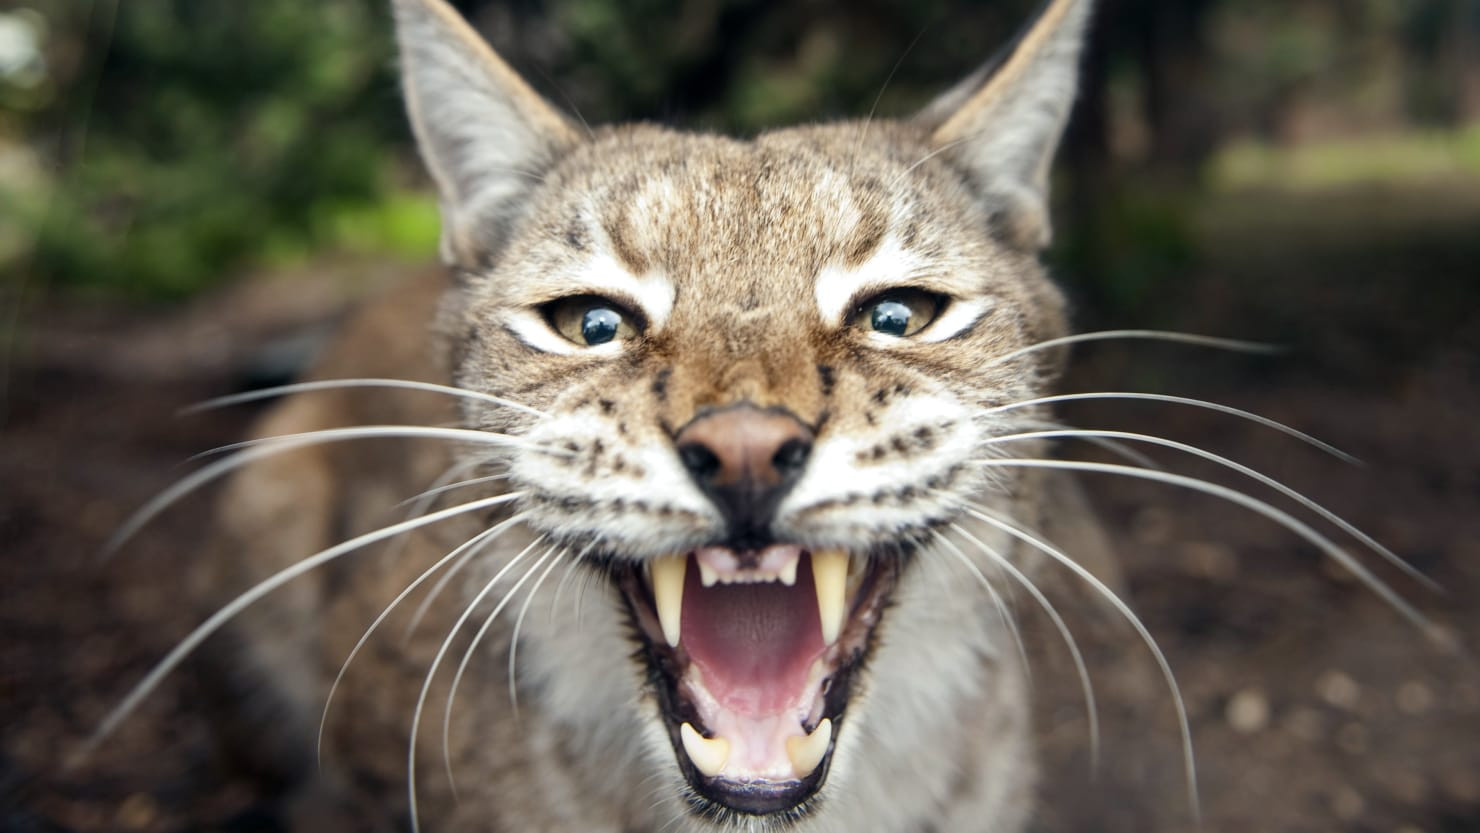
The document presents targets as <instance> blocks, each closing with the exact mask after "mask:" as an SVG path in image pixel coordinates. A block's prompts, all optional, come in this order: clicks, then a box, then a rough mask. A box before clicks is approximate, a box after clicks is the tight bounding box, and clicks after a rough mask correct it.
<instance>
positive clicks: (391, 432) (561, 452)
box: [190, 425, 570, 460]
mask: <svg viewBox="0 0 1480 833" xmlns="http://www.w3.org/2000/svg"><path fill="white" fill-rule="evenodd" d="M381 438H390V439H405V438H410V439H438V440H455V441H459V442H467V443H471V444H473V445H492V446H498V447H500V448H505V447H515V448H523V449H527V450H529V451H540V452H545V453H548V454H554V455H556V456H562V457H568V456H570V452H569V451H567V450H565V449H561V448H553V447H547V446H542V445H539V444H536V443H531V442H529V441H527V440H525V439H524V438H523V437H515V436H513V435H510V434H496V433H494V432H492V431H480V430H477V429H470V428H446V427H442V426H434V425H356V426H353V427H350V428H321V429H319V430H317V431H303V432H301V433H297V434H278V435H276V436H272V437H259V438H257V439H254V440H242V441H241V442H235V443H228V444H227V445H223V446H218V447H216V448H213V449H210V450H209V451H202V452H200V453H199V454H195V455H193V456H191V458H190V459H192V460H199V459H201V458H203V457H214V456H216V455H218V454H223V453H225V452H228V451H238V450H240V449H244V448H253V447H256V446H262V445H274V444H278V443H283V444H287V443H297V442H305V441H306V442H310V443H313V442H340V441H343V440H364V439H381Z"/></svg>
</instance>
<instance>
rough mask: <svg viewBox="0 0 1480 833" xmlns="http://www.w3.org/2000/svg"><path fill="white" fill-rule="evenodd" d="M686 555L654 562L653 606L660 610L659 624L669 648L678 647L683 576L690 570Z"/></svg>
mask: <svg viewBox="0 0 1480 833" xmlns="http://www.w3.org/2000/svg"><path fill="white" fill-rule="evenodd" d="M688 564H689V558H688V556H686V555H669V556H664V557H663V558H657V559H654V560H653V604H654V606H655V607H657V609H658V623H659V624H661V625H662V626H663V638H664V639H665V640H667V641H668V646H669V647H670V648H671V647H675V646H677V645H678V637H679V634H680V633H681V630H682V625H681V622H682V617H683V576H684V571H685V570H687V569H688Z"/></svg>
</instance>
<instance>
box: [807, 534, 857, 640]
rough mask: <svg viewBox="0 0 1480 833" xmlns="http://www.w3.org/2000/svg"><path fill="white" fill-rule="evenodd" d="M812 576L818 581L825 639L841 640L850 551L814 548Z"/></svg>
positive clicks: (820, 617)
mask: <svg viewBox="0 0 1480 833" xmlns="http://www.w3.org/2000/svg"><path fill="white" fill-rule="evenodd" d="M812 578H813V580H814V581H815V582H816V584H817V616H818V618H819V619H821V620H822V641H823V642H825V643H827V644H828V645H831V644H833V643H834V642H837V641H838V634H839V633H841V632H842V630H843V612H844V610H843V609H844V607H845V606H846V604H847V595H848V553H846V552H844V551H843V550H814V551H813V552H812Z"/></svg>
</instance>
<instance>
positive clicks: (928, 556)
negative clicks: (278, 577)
mask: <svg viewBox="0 0 1480 833" xmlns="http://www.w3.org/2000/svg"><path fill="white" fill-rule="evenodd" d="M1088 6H1089V3H1088V2H1087V0H1054V2H1052V3H1049V4H1048V5H1047V7H1046V8H1045V9H1044V10H1043V12H1042V13H1041V15H1040V16H1039V18H1038V19H1037V21H1036V22H1035V23H1034V24H1033V25H1032V26H1031V27H1030V28H1029V29H1028V30H1027V31H1026V32H1025V33H1024V34H1023V35H1022V36H1021V37H1020V38H1019V40H1018V41H1017V42H1016V43H1015V45H1014V46H1013V48H1012V49H1011V50H1009V52H1008V53H1007V54H1006V55H1005V56H1004V57H1003V58H1002V59H1001V60H999V61H997V62H994V63H992V64H990V65H989V66H987V67H986V68H984V69H983V70H981V71H979V72H977V73H976V74H974V75H972V76H971V77H970V78H968V79H966V81H964V82H963V83H961V84H960V85H958V86H957V87H956V88H954V89H952V90H950V91H949V92H947V93H946V94H944V95H943V96H941V97H940V98H939V99H938V100H937V101H935V102H934V103H933V104H931V105H930V106H929V107H927V108H926V109H925V110H924V111H923V112H921V113H920V114H919V115H918V116H917V117H915V118H913V119H910V120H906V121H892V122H882V121H873V122H869V123H861V122H860V123H844V124H836V125H827V126H807V127H797V128H790V129H783V130H776V131H773V132H767V133H763V134H761V135H760V136H757V137H756V138H754V139H751V140H747V141H740V140H733V139H728V138H721V137H717V136H709V135H694V134H689V133H681V132H677V131H674V130H668V129H664V128H661V127H655V126H646V125H637V126H625V127H614V128H600V129H596V130H587V129H585V128H583V127H580V126H577V125H575V124H573V123H572V122H571V121H570V120H569V119H568V118H566V117H565V116H564V115H562V114H560V113H559V112H557V111H556V110H555V109H554V108H552V107H551V106H550V105H548V104H547V103H545V102H544V101H542V100H541V99H540V98H539V97H538V96H537V95H536V94H535V93H534V92H533V91H532V90H531V89H530V88H529V87H528V86H527V85H526V84H525V83H524V82H523V81H522V80H521V79H520V78H518V77H517V76H516V75H515V74H514V73H513V72H512V71H511V70H510V69H509V68H508V67H507V66H506V65H505V64H504V63H503V62H502V61H501V60H500V59H499V58H498V57H497V56H496V55H495V54H494V53H493V52H492V51H491V50H490V49H489V48H488V47H487V46H486V45H485V44H484V43H483V42H482V41H481V40H480V39H479V38H478V37H477V36H476V35H475V34H474V33H473V32H472V30H471V29H470V28H469V27H468V26H467V25H466V24H465V23H463V21H462V20H461V19H459V18H458V17H457V16H456V14H455V13H454V12H453V11H452V10H451V9H450V8H449V7H448V6H447V5H446V4H445V3H443V2H442V0H396V12H397V22H398V31H399V38H400V46H401V50H402V60H403V65H404V72H405V79H404V80H405V88H406V96H407V101H408V106H409V110H410V113H411V116H412V122H413V125H414V128H415V132H416V135H417V137H418V140H419V143H420V146H421V150H422V153H423V156H424V157H425V160H426V163H427V166H428V168H429V169H430V171H431V174H432V176H433V178H434V179H435V181H436V184H437V186H438V188H439V192H440V197H441V202H442V209H443V219H444V232H443V238H442V254H443V257H444V259H445V260H446V262H447V264H448V265H449V266H450V267H451V269H452V270H453V271H454V272H455V273H456V274H457V275H458V277H459V281H458V287H457V288H456V289H455V290H454V292H453V297H452V299H451V301H450V302H449V304H448V309H447V312H446V314H445V315H444V321H443V325H444V329H445V331H446V332H447V333H448V335H449V336H450V342H451V345H452V355H453V364H454V373H455V378H456V381H457V383H458V384H459V385H460V386H462V387H464V388H467V389H471V390H475V391H479V392H483V393H488V394H494V395H497V396H502V397H506V398H508V399H511V400H514V401H517V402H518V403H520V404H521V405H523V406H527V408H528V409H529V410H520V409H511V408H506V407H500V406H497V405H492V404H483V403H479V404H471V405H469V406H467V407H466V408H465V412H464V418H465V420H466V422H467V424H468V427H470V428H477V429H484V430H488V431H497V432H503V433H507V434H510V435H514V436H516V437H517V438H518V443H517V445H515V446H513V447H512V448H510V449H508V450H506V451H503V452H501V454H500V456H499V457H498V458H497V459H495V460H490V461H489V462H490V464H494V465H497V466H500V467H506V468H507V470H508V471H509V472H510V474H511V478H510V480H511V483H512V484H513V485H512V486H511V488H512V489H515V490H517V491H519V492H521V493H522V495H523V496H522V498H521V500H520V503H519V511H520V512H522V513H523V515H522V517H523V518H524V519H525V521H524V522H525V523H526V524H527V525H528V526H529V527H530V528H531V529H532V530H533V531H534V532H535V533H538V534H542V535H544V536H546V537H547V538H548V539H549V540H551V541H553V542H554V543H556V544H559V545H563V546H564V547H565V548H566V549H565V552H568V553H569V557H570V558H575V559H580V560H581V561H582V562H583V563H584V565H585V566H586V567H587V568H588V569H590V570H592V571H596V572H597V573H598V574H599V575H601V576H603V577H605V578H606V579H608V581H606V582H605V583H604V586H605V587H607V588H608V594H607V597H606V599H605V600H604V604H605V607H604V610H606V611H607V615H606V618H605V619H602V613H601V612H600V611H597V612H594V613H591V612H588V619H587V621H586V623H585V626H584V628H583V629H582V630H580V631H579V632H577V631H576V630H575V628H574V625H573V623H572V622H571V621H566V620H564V619H561V618H559V617H557V618H556V620H555V621H554V622H553V623H551V624H548V625H546V626H540V625H535V624H533V623H532V624H531V630H530V631H529V632H528V635H527V639H528V641H530V642H531V643H533V642H536V641H543V642H544V643H546V644H555V643H559V644H561V645H563V646H564V647H565V648H567V649H568V650H562V651H561V652H558V653H557V652H554V651H538V650H530V651H528V652H527V654H528V655H529V656H530V659H529V660H528V661H529V663H530V668H529V671H528V673H529V675H530V677H531V679H532V680H535V681H536V683H534V684H538V685H539V686H541V687H542V690H543V691H545V692H547V693H548V694H549V701H550V703H552V704H553V705H551V706H550V710H551V713H552V714H553V715H554V716H555V718H556V719H560V720H565V721H567V722H568V723H569V724H571V725H573V726H583V725H591V724H592V721H593V720H596V721H599V722H601V723H602V726H600V727H594V728H593V729H592V736H593V737H601V738H606V739H607V742H609V743H611V744H615V745H621V744H624V743H625V744H626V746H627V747H628V748H631V749H634V750H641V751H640V752H634V753H633V757H634V760H641V761H642V762H644V764H643V765H645V766H648V767H649V768H650V769H651V771H652V772H654V773H659V774H667V775H669V776H670V781H671V783H672V784H673V785H674V788H675V789H674V791H673V797H672V800H673V801H675V802H680V803H682V804H683V805H684V806H686V807H687V808H689V809H690V810H691V811H693V812H694V813H695V814H696V815H699V816H701V817H705V818H710V819H714V820H716V823H719V824H735V825H746V824H771V823H775V824H778V825H780V824H784V823H786V822H788V821H791V820H797V819H802V818H804V817H805V816H807V815H808V814H809V813H822V812H825V811H826V809H827V805H828V803H829V801H830V800H831V799H832V798H833V797H838V800H840V801H841V800H844V798H843V797H844V796H846V795H847V794H848V793H849V791H850V790H861V789H871V788H872V787H871V786H868V785H865V784H864V783H862V782H861V781H858V780H857V778H858V777H861V776H857V775H856V773H858V772H860V771H861V770H862V768H863V767H862V765H861V764H860V763H859V761H860V760H865V759H869V758H870V757H874V758H876V759H877V758H878V757H880V756H892V757H890V758H889V761H890V763H889V767H890V768H894V769H898V768H900V767H906V768H907V767H909V766H912V762H913V761H917V760H925V759H927V758H928V757H929V756H932V755H935V756H939V755H940V753H941V749H940V748H939V746H940V744H942V743H944V742H946V740H947V739H948V738H949V737H950V733H951V725H952V720H953V719H954V718H953V717H952V716H951V715H952V714H953V712H952V709H953V708H956V707H959V705H960V703H961V702H962V698H963V697H964V696H965V695H964V694H963V692H964V691H967V690H969V689H971V688H972V681H973V680H974V679H975V678H976V677H979V676H981V675H984V674H989V673H991V672H990V670H989V669H988V668H984V667H983V663H982V661H981V656H983V655H989V654H991V653H992V652H993V651H995V650H996V649H997V643H998V641H999V639H1000V634H998V633H996V631H995V630H994V620H992V619H991V618H990V617H988V616H985V615H983V614H982V608H981V607H980V604H981V599H980V598H977V596H976V595H974V594H964V595H963V594H945V593H941V592H940V591H941V589H942V587H943V584H944V583H946V582H950V581H953V580H956V581H959V580H960V576H961V573H960V570H961V564H960V563H957V562H954V561H952V559H953V558H956V557H957V556H956V555H952V553H951V551H950V550H949V549H948V548H946V547H944V546H943V545H942V542H941V536H940V530H942V529H943V528H946V527H949V526H950V525H951V524H953V523H957V522H962V521H963V520H965V519H966V517H967V515H966V508H967V507H968V506H972V505H977V504H985V505H987V506H995V507H997V508H999V509H1004V510H1005V509H1010V508H1011V506H1012V504H1011V501H1012V499H1013V498H1012V496H1013V494H1014V492H1015V490H1016V489H1017V488H1018V487H1019V485H1020V484H1019V483H1018V482H1017V481H1016V480H1015V479H1014V478H1013V477H1012V476H1006V477H1002V476H994V477H993V478H990V479H989V478H988V477H987V476H986V474H985V472H986V471H987V470H986V469H985V468H984V467H982V466H980V465H979V463H980V462H981V461H982V459H983V458H985V457H987V456H988V453H989V451H990V448H989V445H988V443H989V441H990V440H992V439H993V438H994V437H1000V436H1001V435H1002V434H1003V433H1005V432H1006V431H1008V430H1011V429H1013V427H1014V426H1020V425H1022V424H1023V419H1024V418H1025V417H1026V415H1027V412H1026V411H1021V410H1019V411H1011V412H1008V411H1004V410H1000V409H999V408H1000V406H1004V405H1010V404H1012V403H1016V402H1021V401H1024V400H1028V399H1031V398H1033V397H1035V396H1038V395H1041V394H1042V393H1044V392H1045V389H1046V388H1047V387H1048V386H1049V385H1050V384H1051V382H1052V381H1053V378H1054V376H1055V375H1056V372H1057V367H1056V365H1055V364H1054V362H1053V360H1052V356H1051V354H1049V353H1048V352H1046V351H1038V352H1031V351H1030V352H1021V351H1023V350H1024V349H1025V348H1029V347H1031V346H1033V345H1035V344H1038V343H1041V342H1043V341H1045V340H1048V339H1052V338H1054V337H1056V336H1058V335H1061V334H1062V333H1063V331H1064V326H1065V324H1064V321H1063V312H1062V306H1063V305H1062V302H1061V300H1060V298H1059V295H1058V294H1057V292H1056V290H1055V289H1054V288H1053V286H1052V285H1051V284H1050V283H1049V282H1048V280H1047V278H1046V276H1045V275H1044V273H1043V270H1042V269H1041V267H1040V266H1039V264H1038V262H1037V256H1038V254H1039V251H1040V250H1041V249H1042V248H1043V247H1044V245H1046V243H1047V241H1048V238H1049V223H1048V216H1047V209H1046V197H1045V189H1046V183H1047V175H1048V169H1049V163H1050V160H1051V158H1052V154H1053V151H1054V147H1055V145H1056V143H1057V141H1058V138H1059V136H1060V133H1061V131H1062V129H1063V126H1064V123H1065V120H1066V117H1067V114H1068V110H1069V107H1070V104H1071V101H1072V98H1073V90H1074V85H1075V73H1076V63H1077V56H1078V53H1079V49H1080V41H1081V38H1082V33H1083V29H1084V26H1085V21H1086V18H1087V16H1088ZM994 409H999V410H994ZM1009 414H1011V415H1010V416H1009ZM957 555H959V551H958V553H957ZM953 570H954V571H955V572H952V571H953ZM592 595H593V596H594V595H596V594H592ZM535 618H540V617H535ZM593 622H595V624H593ZM602 623H604V624H602ZM572 657H577V658H580V659H579V660H573V659H572ZM633 657H635V658H636V660H635V662H634V660H633ZM593 714H594V715H596V717H594V718H593V717H592V715H593ZM592 742H593V743H595V742H597V741H595V740H593V741H592ZM850 779H852V780H850ZM758 818H759V819H760V821H757V819H758Z"/></svg>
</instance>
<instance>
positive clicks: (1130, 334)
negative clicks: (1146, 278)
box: [985, 330, 1283, 367]
mask: <svg viewBox="0 0 1480 833" xmlns="http://www.w3.org/2000/svg"><path fill="white" fill-rule="evenodd" d="M1111 339H1137V340H1142V341H1170V342H1175V343H1177V344H1190V345H1193V346H1195V347H1212V348H1215V349H1218V350H1231V351H1233V352H1236V353H1258V354H1269V353H1280V352H1283V349H1282V348H1280V347H1276V346H1274V345H1272V344H1260V343H1259V342H1255V341H1241V340H1239V339H1232V338H1218V337H1216V336H1204V335H1197V334H1195V333H1177V332H1168V331H1165V330H1101V331H1099V332H1093V333H1078V334H1076V335H1071V336H1063V337H1061V338H1051V339H1048V340H1047V341H1040V342H1038V343H1037V344H1030V345H1028V346H1027V347H1023V348H1021V349H1018V350H1013V351H1012V352H1010V353H1004V354H1002V355H1000V356H995V357H993V358H992V360H991V361H989V362H988V363H987V364H986V365H985V366H986V367H995V366H996V365H999V364H1005V363H1007V362H1010V361H1012V360H1013V359H1016V358H1020V357H1022V356H1026V355H1028V354H1030V353H1036V352H1038V351H1039V350H1049V349H1052V348H1054V347H1063V346H1066V345H1069V344H1079V343H1080V342H1085V341H1107V340H1111Z"/></svg>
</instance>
